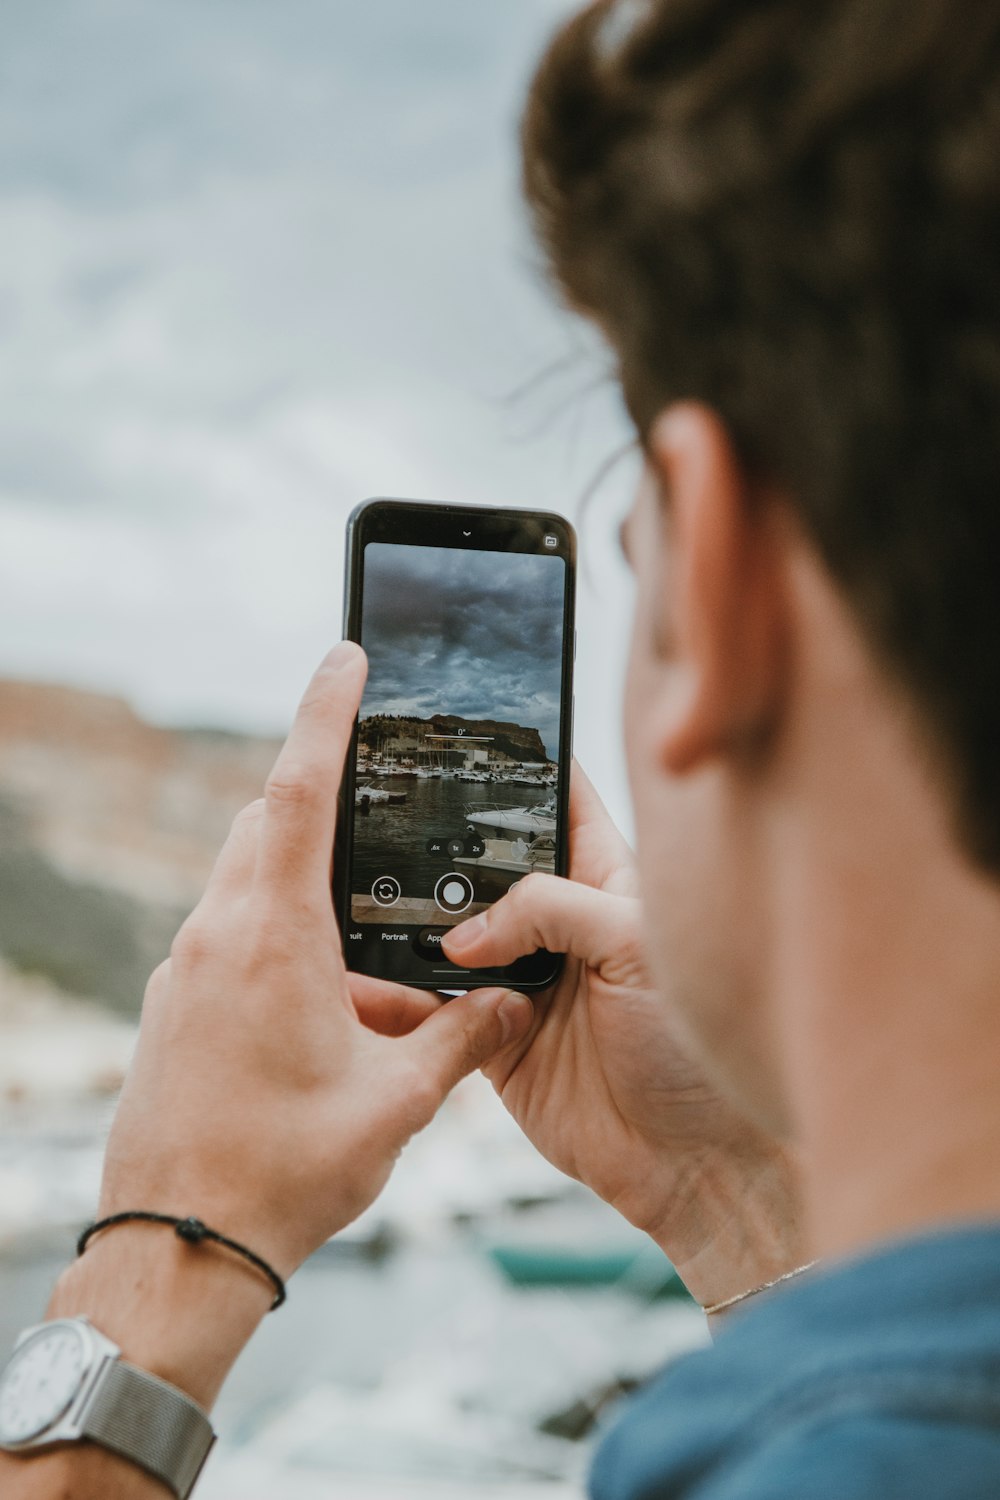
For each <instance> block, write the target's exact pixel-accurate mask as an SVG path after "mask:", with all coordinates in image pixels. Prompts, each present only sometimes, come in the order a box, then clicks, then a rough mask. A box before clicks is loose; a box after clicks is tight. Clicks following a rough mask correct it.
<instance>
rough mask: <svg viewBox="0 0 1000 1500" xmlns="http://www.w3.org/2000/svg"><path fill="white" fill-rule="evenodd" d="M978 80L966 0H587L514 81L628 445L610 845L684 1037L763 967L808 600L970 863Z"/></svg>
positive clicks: (976, 549)
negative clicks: (602, 340)
mask: <svg viewBox="0 0 1000 1500" xmlns="http://www.w3.org/2000/svg"><path fill="white" fill-rule="evenodd" d="M998 85H1000V14H998V13H997V11H996V7H995V6H993V5H992V4H990V3H989V0H631V3H630V0H617V3H608V0H600V3H597V4H593V5H591V6H590V7H588V9H587V10H585V11H584V12H583V13H582V14H581V15H580V16H578V17H577V18H576V19H575V20H573V21H572V22H571V23H570V24H569V25H568V26H567V27H566V28H565V29H564V30H563V31H562V32H561V33H560V34H559V36H558V37H557V38H556V40H555V42H554V43H553V45H552V47H551V49H550V51H549V53H548V55H547V57H546V58H545V60H544V61H543V63H542V65H541V68H540V70H539V72H538V75H537V78H536V81H535V84H534V87H533V90H532V94H531V98H530V101H529V105H528V110H527V114H526V117H525V122H524V152H525V180H526V186H527V191H528V196H529V200H530V202H531V205H532V208H533V211H534V215H535V219H536V223H537V226H538V229H539V233H540V236H541V238H542V241H543V243H544V245H545V247H546V249H547V251H548V254H549V256H550V259H551V262H552V265H553V268H554V271H555V274H556V277H557V279H558V281H559V283H560V284H561V286H562V288H563V289H564V292H565V294H566V296H567V297H568V299H569V301H570V302H571V303H572V304H573V305H574V306H575V307H577V308H578V309H579V310H581V311H582V312H584V313H585V314H587V315H589V316H591V317H593V318H595V319H596V320H597V321H598V322H599V323H600V325H601V326H602V328H603V329H604V331H605V333H606V334H607V337H608V339H609V341H610V343H611V345H612V347H613V349H614V350H615V352H616V355H617V358H618V364H619V370H620V376H621V381H622V386H623V389H624V392H625V396H626V400H627V403H628V406H629V408H630V411H631V413H632V416H633V418H634V420H635V423H636V426H637V428H638V431H639V434H640V438H641V440H642V442H643V445H644V448H645V452H646V456H647V460H648V463H647V481H646V490H645V493H644V495H643V496H641V497H640V500H639V502H638V505H637V511H636V515H635V516H634V518H633V520H632V522H631V523H630V531H631V534H632V541H631V552H632V556H633V560H634V562H635V565H636V569H637V573H638V577H639V609H638V613H637V620H636V628H635V638H634V646H633V662H632V669H631V688H630V701H629V708H628V718H629V741H630V761H631V770H632V777H633V788H634V791H635V796H636V802H637V812H638V822H639V827H640V854H641V858H642V863H643V867H644V876H645V878H646V882H647V894H649V895H650V897H651V898H652V901H653V903H654V904H655V909H656V916H657V920H658V921H660V922H662V923H663V928H664V934H665V935H664V942H663V952H662V955H661V956H662V962H663V964H664V965H665V966H668V965H669V966H671V967H672V969H673V973H674V977H675V980H676V979H677V978H678V976H679V979H680V982H681V984H682V985H685V986H686V988H687V989H688V990H689V991H690V993H689V994H686V995H685V994H681V995H680V996H679V998H680V1000H681V1002H682V1004H683V1005H684V1007H685V1009H686V1010H687V1012H688V1014H689V1016H691V1018H692V1023H693V1026H694V1028H695V1030H696V1031H697V1032H698V1033H699V1035H700V1039H701V1040H702V1042H703V1043H704V1044H705V1045H706V1048H707V1049H708V1050H710V1051H714V1052H715V1053H716V1055H718V1054H719V1053H720V1052H724V1051H725V1046H724V1045H723V1041H722V1032H723V1031H725V1030H726V1028H727V1027H728V1028H729V1029H730V1031H731V1033H732V1037H733V1046H734V1047H735V1048H737V1049H739V1048H741V1049H742V1051H743V1054H744V1055H745V1056H747V1057H749V1058H750V1059H751V1061H752V1060H753V1056H754V1052H755V1049H764V1048H765V1046H766V1044H765V1041H764V1039H763V1036H762V1034H761V1031H760V1028H759V1027H758V1028H757V1030H756V1031H755V1030H754V1027H753V1024H752V1019H751V1020H744V1018H742V1017H741V1016H740V1015H739V1014H738V1013H737V1007H738V1006H739V1004H740V1003H742V1004H743V1005H744V1006H747V1005H748V1004H749V1008H750V1010H751V1012H752V1010H753V1005H754V998H755V991H759V989H760V988H761V987H762V986H763V985H765V984H766V983H767V982H768V979H769V976H768V975H767V974H766V973H765V972H764V965H765V955H766V938H767V934H766V933H764V932H762V931H761V924H762V923H764V922H765V921H766V915H767V901H766V895H767V893H766V892H763V891H762V890H761V889H760V881H761V879H762V876H763V874H764V871H765V868H766V866H767V861H766V859H765V857H764V853H763V849H764V845H765V844H767V847H768V848H770V847H771V841H772V835H773V833H774V828H773V823H772V822H769V821H768V820H767V819H766V818H765V817H764V811H765V810H769V811H773V809H774V807H775V805H776V804H775V799H774V797H773V795H772V794H773V793H774V791H775V786H774V775H775V774H776V767H777V768H778V770H779V771H780V774H781V775H782V776H783V777H785V791H786V792H787V791H788V789H789V782H788V777H789V775H790V774H793V773H794V771H795V766H796V762H795V760H794V755H795V754H800V752H801V744H800V743H799V742H798V741H795V745H796V746H797V748H795V749H794V751H793V758H792V760H791V762H790V761H789V759H788V755H789V731H790V722H789V720H790V716H791V717H794V715H795V714H798V713H799V712H800V710H801V709H802V702H801V692H802V682H803V678H802V676H801V674H800V673H799V671H798V667H799V665H800V664H801V661H802V659H809V658H810V653H811V652H813V648H814V647H815V648H817V649H818V648H819V647H820V646H821V645H822V642H821V641H820V640H819V639H818V638H816V637H817V633H818V634H819V635H821V636H825V637H827V638H828V639H827V641H826V646H825V648H824V649H826V650H827V652H828V656H829V658H830V659H829V660H828V661H827V662H826V666H825V667H824V671H826V672H827V674H828V675H827V677H826V679H825V680H827V681H830V680H833V678H836V674H837V671H839V670H840V669H839V668H838V667H837V666H836V665H835V663H834V661H833V657H834V656H837V657H838V660H840V662H841V665H843V660H844V659H846V657H848V656H850V658H851V663H852V665H851V668H850V670H849V671H847V673H846V677H847V678H851V680H852V681H854V684H855V686H854V691H855V701H854V703H853V709H854V710H856V709H858V707H859V706H860V705H861V703H862V700H864V702H865V703H866V704H868V705H869V706H870V704H871V703H872V701H874V700H873V699H872V698H871V696H870V695H871V694H872V692H873V691H875V692H877V693H878V694H880V698H879V702H880V705H881V708H882V709H884V710H885V712H886V713H887V714H891V715H893V716H894V717H895V721H896V722H897V723H898V724H899V725H904V724H905V727H906V730H907V733H908V734H910V736H911V740H912V746H913V756H914V759H915V760H923V762H924V763H925V764H926V766H928V767H930V768H931V769H932V776H931V777H930V778H929V788H928V794H927V795H928V796H936V797H937V798H939V800H940V804H941V809H942V811H943V813H944V815H945V816H946V817H947V819H949V820H950V823H951V827H952V830H953V837H954V842H955V847H956V848H957V849H960V850H961V851H962V853H963V855H964V856H965V857H967V859H968V860H969V862H970V863H971V864H975V865H977V866H978V867H979V868H980V869H981V870H984V871H988V872H989V873H990V874H991V875H994V876H995V875H997V874H1000V754H998V748H1000V587H998V586H997V580H996V578H995V576H994V575H995V573H996V571H997V568H998V564H1000V175H998V172H997V162H998V161H1000V104H998V102H997V101H998V99H1000V87H998ZM810 633H811V634H810ZM835 637H836V639H834V638H835ZM852 653H853V655H852ZM813 654H814V655H815V653H814V652H813ZM866 664H867V666H869V667H870V671H866ZM830 672H832V673H833V678H831V677H830V676H829V673H830ZM852 673H853V674H854V675H853V677H852ZM816 680H818V679H816V678H815V676H814V678H813V682H814V683H815V681H816ZM845 680H846V679H845ZM790 682H791V683H792V684H793V685H794V686H793V689H792V696H791V698H790V697H789V683H790ZM873 684H876V685H877V686H876V687H875V688H874V689H873ZM842 685H843V684H842ZM796 693H799V694H800V698H799V699H798V700H797V699H796V698H795V694H796ZM828 697H829V694H828ZM827 707H829V704H828V705H827ZM840 708H841V710H842V712H843V711H846V713H847V714H848V716H849V715H850V713H851V712H852V700H851V689H850V688H847V689H846V690H845V696H844V698H843V700H842V702H841V703H840ZM821 718H822V713H821V714H820V716H819V718H818V719H815V720H814V723H816V722H820V720H821ZM793 727H797V726H793ZM834 729H836V725H835V726H834ZM835 737H836V735H835ZM807 742H808V743H810V744H812V742H811V741H808V740H807ZM883 748H885V747H884V746H883ZM812 750H813V751H814V750H815V746H814V745H813V746H812ZM779 752H780V753H779ZM842 752H843V746H838V747H836V752H835V753H837V754H840V753H842ZM887 753H888V751H887ZM814 769H815V768H814ZM843 770H844V775H845V777H849V775H850V768H849V766H848V765H847V764H846V762H845V765H844V768H843ZM824 784H825V783H824V781H823V777H822V776H817V775H814V776H812V779H811V780H810V781H809V786H810V788H811V791H810V795H815V794H816V790H817V788H818V787H819V786H821V785H824ZM652 830H655V831H652ZM677 912H679V916H678V917H677V918H676V919H675V918H674V916H673V915H672V914H673V913H677ZM708 988H712V989H713V992H714V993H715V995H716V996H717V998H716V1000H715V1001H713V1002H712V1004H711V1005H710V1004H709V1003H708V1002H707V1001H705V1000H704V998H703V996H699V994H698V993H697V991H698V990H699V989H705V990H707V989H708ZM741 1027H742V1028H744V1030H743V1034H742V1035H741V1034H740V1033H741ZM758 1061H760V1059H758Z"/></svg>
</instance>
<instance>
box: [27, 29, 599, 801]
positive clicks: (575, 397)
mask: <svg viewBox="0 0 1000 1500" xmlns="http://www.w3.org/2000/svg"><path fill="white" fill-rule="evenodd" d="M571 8H572V4H571V0H503V3H502V4H492V5H489V4H472V3H469V0H421V4H419V5H416V4H414V3H413V0H365V3H364V4H361V5H359V4H357V3H354V0H351V3H348V0H282V3H281V4H275V3H274V0H212V3H210V4H206V3H205V0H170V3H169V4H163V3H162V0H60V3H58V4H57V5H54V6H50V5H31V4H20V5H16V6H9V7H7V8H6V10H5V14H4V36H3V47H2V52H0V244H2V246H3V252H2V255H0V673H5V674H8V675H15V676H29V677H40V678H44V679H47V680H52V681H58V682H71V683H79V684H81V685H84V686H90V687H95V688H100V689H103V690H107V691H112V692H116V693H121V694H123V695H125V696H126V697H128V698H130V699H131V700H132V701H133V702H134V703H135V704H136V705H137V706H138V707H139V708H140V710H141V711H142V712H144V713H146V714H147V715H149V716H151V717H153V718H155V719H157V720H160V721H163V722H170V723H190V722H199V723H213V724H229V725H233V726H235V727H241V726H242V727H248V728H258V729H266V730H271V731H276V730H280V729H282V728H283V727H284V726H285V725H286V724H287V721H288V717H289V715H290V714H291V712H292V710H293V708H294V704H295V702H296V700H297V698H298V696H299V693H300V691H301V688H302V686H303V684H304V682H305V680H306V679H307V677H308V674H309V672H310V670H311V668H312V666H313V664H314V663H315V661H316V660H317V659H318V658H319V657H320V656H321V655H322V653H323V651H324V650H325V649H326V647H327V646H328V644H329V642H330V641H331V640H332V639H334V638H336V637H337V635H338V634H339V627H340V615H341V577H342V569H343V533H344V523H345V520H346V517H347V514H348V512H349V511H350V510H351V509H352V507H353V506H354V505H356V504H357V502H358V501H359V500H360V499H362V498H364V497H366V496H369V495H379V494H381V495H386V494H388V495H399V496H414V497H426V498H435V499H440V500H447V501H454V502H467V503H472V504H502V505H526V506H538V507H543V508H547V509H555V510H560V511H563V512H564V513H565V514H568V515H570V516H573V515H574V512H575V509H576V505H577V500H578V497H579V496H580V494H581V493H582V492H583V490H584V489H585V488H586V486H587V483H588V481H589V479H590V477H591V475H592V474H593V472H594V471H595V469H596V468H597V467H598V466H599V465H600V463H601V462H602V461H603V460H604V458H605V457H606V456H607V454H608V453H609V452H610V451H612V450H613V449H614V448H616V447H617V446H618V445H619V443H620V442H621V440H622V436H623V433H624V430H625V429H624V423H623V418H622V415H621V411H620V405H619V402H618V399H617V396H616V394H615V392H614V390H613V387H612V386H611V385H610V384H609V383H608V382H607V381H605V380H602V379H601V377H602V375H603V373H604V370H605V368H606V360H605V359H604V357H603V355H602V353H601V352H600V350H599V349H598V347H597V345H596V343H595V341H594V340H593V339H591V338H590V337H589V336H588V335H587V333H586V331H585V330H583V329H581V328H580V327H579V326H578V325H577V323H576V322H575V320H573V319H571V318H570V317H569V316H568V315H566V314H564V313H562V312H561V311H560V310H559V309H558V307H556V305H555V304H554V300H553V299H552V297H551V295H550V294H549V292H548V291H547V289H546V287H545V286H544V284H543V281H542V278H541V276H540V274H539V268H538V265H537V258H536V255H535V253H534V251H533V249H532V247H531V244H530V240H529V237H528V234H527V231H526V226H525V223H524V216H523V214H522V211H521V208H520V204H519V199H518V191H517V154H516V134H515V133H516V120H517V114H518V110H519V107H520V103H521V100H522V97H523V93H524V88H525V85H526V82H527V79H528V77H529V75H530V71H531V68H532V65H533V63H534V61H535V59H536V58H537V56H538V53H539V51H540V48H541V47H542V46H543V45H544V41H545V38H546V37H547V35H548V34H549V33H550V31H551V29H552V28H553V26H554V25H555V24H556V23H557V21H558V20H559V18H560V16H561V15H563V14H565V13H566V11H567V10H568V9H571ZM547 369H554V370H555V373H554V374H553V375H551V376H550V377H549V378H545V379H540V380H539V379H537V378H536V377H538V376H539V374H540V372H542V371H545V370H547ZM628 487H629V479H628V475H627V473H626V472H625V471H623V472H622V473H621V474H619V476H618V477H616V479H615V481H614V482H613V483H612V485H611V486H610V487H609V490H608V492H607V494H606V495H605V497H604V499H603V500H602V501H601V502H600V504H598V505H597V506H595V508H594V513H593V516H592V518H591V520H590V522H589V523H588V526H587V527H586V528H585V529H584V533H583V537H582V542H583V548H582V550H583V565H584V571H583V588H582V592H581V601H580V654H579V664H578V679H579V680H578V689H577V727H578V734H577V743H578V748H579V752H580V755H581V758H582V759H583V760H584V761H585V762H586V763H587V765H588V767H589V768H590V769H591V770H592V772H593V773H594V774H595V777H596V779H597V780H598V782H599V784H601V785H602V787H603V788H604V789H605V791H606V792H607V793H608V795H609V797H610V799H611V801H612V803H613V804H614V806H615V808H616V810H617V811H619V812H623V810H624V803H625V796H624V784H623V778H622V771H621V749H620V742H619V737H618V733H617V729H616V727H615V725H616V719H617V713H616V712H615V711H612V712H610V713H609V704H610V705H611V707H612V709H613V710H614V709H616V708H617V703H618V697H619V683H620V676H621V660H622V642H623V639H624V633H625V629H626V623H627V614H628V595H627V588H626V585H625V584H624V582H623V579H622V575H621V572H620V570H619V567H618V564H617V561H616V560H615V558H614V551H613V546H612V543H611V540H610V538H611V535H612V531H613V526H614V524H615V522H616V520H617V518H618V514H619V513H620V511H621V509H622V508H623V506H624V503H625V500H626V497H627V492H628Z"/></svg>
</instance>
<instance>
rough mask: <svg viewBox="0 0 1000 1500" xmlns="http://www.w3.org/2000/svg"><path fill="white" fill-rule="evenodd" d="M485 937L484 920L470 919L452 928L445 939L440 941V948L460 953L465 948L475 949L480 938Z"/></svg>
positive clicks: (478, 918) (479, 918)
mask: <svg viewBox="0 0 1000 1500" xmlns="http://www.w3.org/2000/svg"><path fill="white" fill-rule="evenodd" d="M485 936H486V918H485V917H470V918H469V920H468V921H467V922H460V923H459V925H458V926H457V927H453V928H452V929H451V931H450V932H449V933H447V935H446V936H445V937H443V938H442V939H441V946H442V948H454V949H455V950H456V951H457V952H461V951H462V950H464V949H466V948H473V947H475V945H476V943H478V942H479V939H480V938H481V937H485Z"/></svg>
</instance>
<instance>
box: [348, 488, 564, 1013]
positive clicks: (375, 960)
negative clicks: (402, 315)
mask: <svg viewBox="0 0 1000 1500" xmlns="http://www.w3.org/2000/svg"><path fill="white" fill-rule="evenodd" d="M575 569H576V538H575V535H574V532H573V528H572V527H571V526H570V524H569V522H568V521H566V520H564V519H563V517H562V516H558V515H553V514H549V513H548V512H538V511H523V510H487V509H480V508H478V507H475V508H473V507H471V506H462V505H436V504H430V503H427V502H424V501H411V500H369V501H367V502H366V503H365V504H363V505H360V506H359V507H358V508H357V509H356V510H355V511H354V512H353V514H352V515H351V517H350V520H349V522H348V530H347V576H346V586H345V620H344V634H345V635H346V636H347V637H348V638H349V639H350V640H354V641H358V642H360V644H361V645H362V646H363V647H364V648H365V651H366V652H367V653H368V661H369V675H368V683H367V687H366V689H365V694H364V698H363V700H362V704H361V709H360V712H359V714H358V721H357V724H356V726H355V730H354V737H353V741H352V745H351V749H350V752H349V754H348V758H347V764H346V767H345V774H344V782H343V787H342V790H341V806H340V817H339V819H338V837H337V850H336V853H335V858H334V898H335V903H336V907H337V916H338V920H339V923H340V930H341V933H342V935H343V942H344V953H345V956H346V959H347V966H348V968H349V969H351V970H353V971H354V972H356V973H361V974H368V975H372V976H374V977H376V978H380V979H387V980H393V981H396V982H397V983H401V984H407V985H415V986H417V987H418V988H421V989H438V990H467V989H476V988H482V987H483V986H485V985H495V984H504V985H509V986H511V987H512V988H517V989H521V990H540V989H545V988H546V987H547V986H549V985H551V984H552V983H553V981H554V980H555V979H556V978H557V977H558V975H559V972H560V968H561V965H562V959H561V957H560V956H559V955H557V954H552V953H548V952H545V951H538V952H536V953H532V954H528V955H526V956H525V957H523V958H520V959H518V960H517V962H516V963H513V964H511V965H509V966H508V967H507V968H503V969H481V970H480V969H476V970H469V969H462V968H459V967H456V966H455V965H454V964H452V963H450V962H449V961H448V959H447V958H446V957H445V955H444V953H443V951H442V948H441V939H442V937H443V935H444V934H445V933H446V932H447V930H448V928H449V927H451V926H454V925H455V924H456V923H457V922H461V921H464V920H465V919H466V918H468V917H471V916H473V915H475V914H476V913H478V912H482V911H484V910H485V909H486V908H487V907H489V906H490V905H491V904H492V903H493V902H495V901H498V900H499V899H500V897H501V896H503V895H504V894H505V893H506V892H507V891H509V890H510V888H511V886H512V885H513V884H514V883H515V882H516V881H518V880H520V879H521V878H522V877H523V876H525V875H527V874H528V873H529V872H531V871H533V870H541V871H549V872H550V873H555V874H557V875H565V874H566V872H567V864H568V842H569V838H568V803H569V772H570V763H571V759H572V748H571V747H572V734H573V681H572V679H573V657H574V640H575V633H574V624H573V620H574V604H575V590H574V584H575Z"/></svg>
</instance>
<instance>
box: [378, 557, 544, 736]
mask: <svg viewBox="0 0 1000 1500" xmlns="http://www.w3.org/2000/svg"><path fill="white" fill-rule="evenodd" d="M565 574H566V565H565V563H564V562H563V561H562V559H561V558H556V557H545V556H543V555H539V554H528V553H509V552H463V551H458V550H455V549H452V548H445V547H397V546H392V545H390V544H387V543H382V542H374V543H370V544H369V546H368V547H367V548H366V549H365V583H364V603H363V608H362V629H361V634H362V639H363V641H364V645H365V649H366V651H367V652H368V658H369V663H370V669H369V677H368V688H367V690H366V692H365V698H364V702H363V704H362V708H361V713H362V717H365V716H367V715H369V714H374V713H393V714H412V715H413V716H414V717H416V718H421V719H425V718H430V716H431V715H432V714H438V713H447V714H457V715H459V716H460V717H461V718H466V719H504V720H508V721H512V722H513V723H515V724H520V725H522V726H523V727H525V728H531V729H537V730H538V732H539V734H540V735H541V737H542V740H543V741H544V743H545V747H546V749H547V750H548V753H549V757H550V758H551V759H553V760H554V759H555V758H556V755H557V753H558V748H559V695H560V685H561V677H562V621H563V595H564V589H565Z"/></svg>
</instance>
